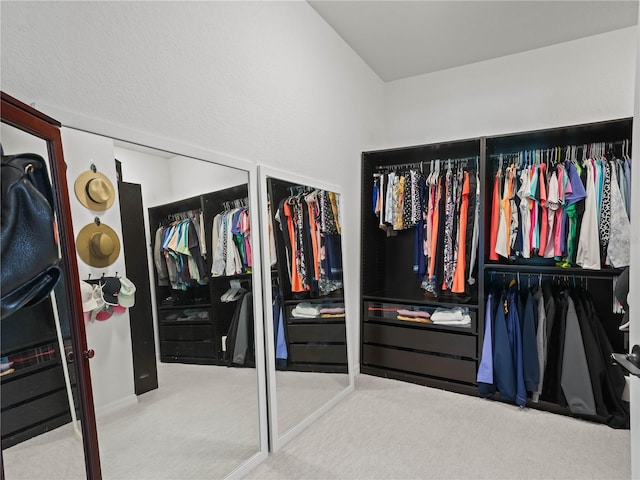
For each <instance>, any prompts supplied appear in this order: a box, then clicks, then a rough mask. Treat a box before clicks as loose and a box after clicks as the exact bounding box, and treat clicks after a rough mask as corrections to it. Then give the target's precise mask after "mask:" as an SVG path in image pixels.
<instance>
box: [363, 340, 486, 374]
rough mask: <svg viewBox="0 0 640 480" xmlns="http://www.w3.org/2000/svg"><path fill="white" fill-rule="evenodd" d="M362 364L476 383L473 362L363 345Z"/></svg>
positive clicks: (475, 365) (474, 364)
mask: <svg viewBox="0 0 640 480" xmlns="http://www.w3.org/2000/svg"><path fill="white" fill-rule="evenodd" d="M362 363H364V364H365V365H371V366H376V367H383V368H393V369H395V370H401V371H405V372H410V373H418V374H421V375H429V376H432V377H439V378H443V379H447V380H455V381H458V382H464V383H469V384H473V383H475V381H476V367H477V363H476V362H475V361H474V360H464V359H458V358H451V357H444V356H439V355H431V354H428V353H420V352H413V351H407V350H397V349H395V348H385V347H377V346H373V345H363V347H362Z"/></svg>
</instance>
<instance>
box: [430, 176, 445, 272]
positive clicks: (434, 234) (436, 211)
mask: <svg viewBox="0 0 640 480" xmlns="http://www.w3.org/2000/svg"><path fill="white" fill-rule="evenodd" d="M437 190H438V191H437V194H436V203H435V205H434V208H433V227H432V228H431V258H430V259H429V279H431V278H433V274H434V273H435V270H436V247H437V246H438V223H439V221H440V208H439V206H440V197H442V178H439V179H438V189H437Z"/></svg>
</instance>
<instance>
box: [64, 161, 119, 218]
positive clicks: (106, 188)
mask: <svg viewBox="0 0 640 480" xmlns="http://www.w3.org/2000/svg"><path fill="white" fill-rule="evenodd" d="M74 190H75V192H76V197H77V198H78V201H79V202H80V203H81V204H82V205H84V206H85V207H87V208H88V209H89V210H94V211H97V212H103V211H105V210H108V209H109V208H111V206H112V205H113V202H114V201H115V198H116V192H115V189H114V188H113V183H111V180H109V178H107V176H106V175H105V174H103V173H100V172H94V171H92V170H87V171H86V172H83V173H81V174H80V175H79V176H78V178H76V181H75V184H74Z"/></svg>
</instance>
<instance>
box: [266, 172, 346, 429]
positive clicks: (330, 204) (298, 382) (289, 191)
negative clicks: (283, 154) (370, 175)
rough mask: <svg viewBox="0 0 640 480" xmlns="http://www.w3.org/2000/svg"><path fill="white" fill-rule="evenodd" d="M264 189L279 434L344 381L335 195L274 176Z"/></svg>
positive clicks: (337, 198) (342, 306) (337, 201)
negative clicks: (265, 195) (266, 202)
mask: <svg viewBox="0 0 640 480" xmlns="http://www.w3.org/2000/svg"><path fill="white" fill-rule="evenodd" d="M266 186H267V189H266V191H267V199H268V228H267V230H268V235H269V242H268V244H269V255H268V260H269V261H270V264H271V272H272V275H271V279H272V288H271V291H272V297H273V298H272V300H273V302H272V305H273V311H272V319H273V338H272V339H270V340H271V341H273V342H274V348H273V352H274V355H275V359H274V364H275V368H276V372H275V384H276V385H275V391H276V397H277V402H276V403H277V414H276V415H275V416H276V417H277V432H279V434H285V433H286V432H288V431H290V430H291V429H292V428H294V427H295V426H296V425H298V424H299V423H300V422H301V421H302V420H304V419H305V418H307V417H308V416H309V415H310V414H312V413H313V412H315V411H316V410H318V409H319V408H320V407H322V406H323V405H325V404H326V403H327V402H329V401H330V400H331V399H332V398H334V397H335V396H336V395H337V394H338V393H340V392H341V391H343V390H344V389H345V388H346V387H347V386H348V385H349V382H350V380H349V376H348V361H347V339H346V322H345V304H344V289H343V270H342V247H341V223H340V214H339V212H340V195H339V194H337V193H335V192H331V191H326V190H322V189H319V188H314V187H313V186H310V185H301V184H299V183H295V182H290V181H286V180H281V179H278V178H274V177H266ZM265 256H266V255H265Z"/></svg>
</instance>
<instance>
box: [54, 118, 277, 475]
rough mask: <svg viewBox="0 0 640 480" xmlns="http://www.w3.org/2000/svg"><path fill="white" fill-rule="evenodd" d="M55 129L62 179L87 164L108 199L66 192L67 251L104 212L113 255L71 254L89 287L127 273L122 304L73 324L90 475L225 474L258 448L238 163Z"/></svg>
mask: <svg viewBox="0 0 640 480" xmlns="http://www.w3.org/2000/svg"><path fill="white" fill-rule="evenodd" d="M62 133H63V143H64V146H65V150H66V153H67V163H68V164H69V168H68V171H67V175H68V177H69V182H70V183H71V182H74V183H76V184H77V183H78V182H80V183H82V185H80V186H77V188H76V191H82V192H83V194H82V195H84V192H86V191H87V188H90V186H91V183H92V182H93V181H95V180H93V178H98V177H97V176H96V174H95V173H94V174H93V175H91V174H89V173H88V172H92V171H93V170H94V168H95V169H96V170H97V172H98V173H100V172H102V173H103V174H104V175H105V176H106V177H107V178H108V179H109V180H111V182H112V184H113V189H114V191H115V192H117V198H115V199H114V201H113V206H112V207H111V208H109V209H107V210H106V211H104V212H98V213H96V211H95V208H87V204H88V203H89V202H87V201H86V200H84V199H83V198H82V195H77V196H76V198H74V199H72V202H71V204H72V212H73V217H74V230H75V231H76V234H77V235H78V238H79V240H78V245H79V251H80V252H81V251H82V250H81V248H82V242H87V241H89V242H90V241H91V240H92V239H93V237H92V238H91V239H89V240H87V239H86V238H83V237H82V231H83V229H85V228H88V227H87V226H90V227H91V228H92V229H94V230H95V229H99V228H100V227H102V226H104V225H106V224H108V225H109V226H110V227H111V228H112V229H113V231H114V232H115V235H114V239H115V238H117V237H120V240H121V243H122V245H121V250H122V255H121V256H120V257H119V258H117V259H116V260H115V261H114V262H113V263H111V264H109V265H105V263H101V262H100V256H99V255H97V253H98V252H95V251H93V250H91V249H92V248H93V247H94V245H93V244H90V245H89V247H90V248H89V253H90V254H89V255H88V256H87V258H81V261H80V262H79V271H80V277H81V280H82V281H85V282H87V283H89V284H93V285H95V284H96V283H97V284H98V285H102V289H103V291H104V289H105V288H108V286H109V285H110V284H111V282H114V283H115V284H117V283H118V281H120V283H121V285H128V284H133V285H136V288H135V304H132V302H131V301H130V300H126V301H125V303H124V304H122V302H120V304H121V306H123V307H125V310H124V311H123V310H122V309H120V311H118V307H117V306H115V307H113V312H109V310H110V308H109V307H107V308H106V311H107V313H106V317H107V318H104V319H102V318H100V315H101V313H98V314H97V316H96V315H94V314H93V313H92V314H91V315H90V318H89V320H88V323H87V327H86V328H87V338H88V343H89V344H90V345H95V347H94V349H95V350H96V357H95V359H94V362H93V363H92V364H91V367H92V378H93V381H94V385H95V386H94V398H95V404H96V412H97V416H96V417H97V418H96V421H97V429H98V438H99V442H100V454H101V459H102V471H103V476H104V478H124V477H128V478H131V477H134V478H154V479H159V478H167V479H168V478H194V479H195V478H223V477H226V476H228V475H230V474H231V473H232V472H234V471H236V470H237V469H238V468H240V467H241V466H242V465H243V464H246V463H247V462H249V461H250V460H251V459H252V458H253V457H255V456H256V455H259V454H260V453H261V452H263V451H264V452H265V453H266V449H265V445H263V444H261V422H260V389H259V375H258V374H259V372H260V371H261V369H260V368H259V367H260V361H261V360H262V359H261V357H260V355H259V352H260V350H259V349H258V348H256V347H257V346H259V345H260V344H261V343H262V336H261V318H262V317H261V315H260V310H259V307H260V296H259V292H260V282H259V267H258V268H256V267H255V265H254V260H255V259H258V261H259V258H260V257H259V254H257V252H255V250H256V249H257V248H258V247H257V246H258V244H255V245H256V247H255V248H254V243H255V242H253V241H252V236H251V231H252V228H251V224H252V221H253V220H252V215H251V213H252V209H251V208H250V196H251V192H250V178H249V172H248V171H247V170H246V169H244V170H243V169H241V168H234V167H230V166H228V165H224V164H221V163H212V162H208V161H204V160H202V159H198V158H193V157H192V156H188V155H180V154H176V153H174V152H167V151H163V150H158V149H152V148H147V147H142V146H140V145H136V144H131V143H126V142H122V141H117V140H112V139H110V138H107V137H101V136H98V135H94V134H88V133H86V132H81V131H78V130H72V129H66V128H63V132H62ZM230 163H231V162H230ZM233 163H234V164H235V165H239V166H240V165H241V163H240V162H235V161H234V162H233ZM87 177H89V178H90V180H89V182H87ZM87 184H88V186H89V187H88V186H87ZM107 190H108V189H107ZM96 217H97V218H98V219H99V220H100V222H101V225H100V226H99V227H96V226H95V224H96ZM256 231H257V230H256ZM114 243H115V242H114ZM125 272H126V273H125ZM145 274H146V275H145ZM114 279H115V280H114ZM256 279H257V281H256ZM105 285H106V286H105ZM138 286H140V288H138ZM122 288H123V287H121V290H120V296H122ZM145 290H146V292H145ZM255 292H258V293H257V300H256V301H255V302H254V293H255ZM255 304H257V305H258V310H257V313H256V310H255V309H254V305H255ZM104 311H105V310H103V311H102V312H104ZM127 317H128V318H127ZM255 319H258V321H257V322H256V321H255ZM256 352H258V355H257V354H256ZM257 367H258V368H257ZM123 446H126V447H125V448H123Z"/></svg>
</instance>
